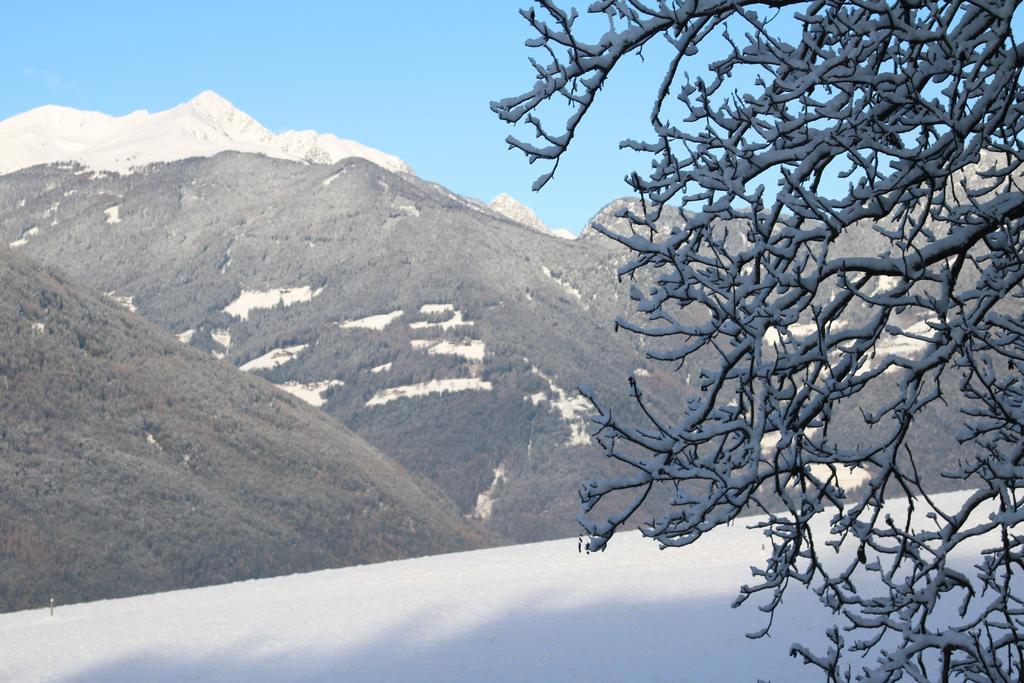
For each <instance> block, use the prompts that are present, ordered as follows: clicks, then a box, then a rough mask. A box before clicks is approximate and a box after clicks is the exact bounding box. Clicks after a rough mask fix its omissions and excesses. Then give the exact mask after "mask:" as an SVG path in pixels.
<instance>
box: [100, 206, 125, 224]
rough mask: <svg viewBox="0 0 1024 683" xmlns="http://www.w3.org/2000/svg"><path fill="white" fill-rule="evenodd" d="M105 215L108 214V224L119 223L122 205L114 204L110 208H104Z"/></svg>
mask: <svg viewBox="0 0 1024 683" xmlns="http://www.w3.org/2000/svg"><path fill="white" fill-rule="evenodd" d="M103 215H104V216H106V221H107V224H108V225H117V224H118V223H120V222H121V207H120V206H119V205H118V206H112V207H110V208H109V209H104V210H103Z"/></svg>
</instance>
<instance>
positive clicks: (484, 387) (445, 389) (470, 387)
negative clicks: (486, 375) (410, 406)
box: [366, 377, 494, 406]
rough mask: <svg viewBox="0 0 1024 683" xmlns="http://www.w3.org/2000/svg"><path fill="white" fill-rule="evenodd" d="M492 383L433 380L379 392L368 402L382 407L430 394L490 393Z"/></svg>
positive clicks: (477, 379) (473, 380)
mask: <svg viewBox="0 0 1024 683" xmlns="http://www.w3.org/2000/svg"><path fill="white" fill-rule="evenodd" d="M493 388H494V387H493V385H492V384H491V383H490V382H487V381H485V380H482V379H480V378H479V377H456V378H454V379H432V380H430V381H429V382H421V383H420V384H406V385H404V386H400V387H391V388H389V389H384V390H382V391H378V392H377V393H376V394H374V395H373V397H372V398H370V400H369V401H367V402H366V405H368V406H382V405H384V404H385V403H390V402H391V401H394V400H397V399H400V398H403V397H409V398H415V397H417V396H428V395H430V394H447V393H454V392H456V391H490V390H491V389H493Z"/></svg>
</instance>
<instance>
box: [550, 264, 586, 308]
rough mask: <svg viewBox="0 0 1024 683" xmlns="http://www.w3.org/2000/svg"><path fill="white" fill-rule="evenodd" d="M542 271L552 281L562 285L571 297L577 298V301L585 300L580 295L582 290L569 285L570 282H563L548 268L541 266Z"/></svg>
mask: <svg viewBox="0 0 1024 683" xmlns="http://www.w3.org/2000/svg"><path fill="white" fill-rule="evenodd" d="M541 269H542V270H543V271H544V274H545V275H547V276H548V277H549V278H551V279H552V280H554V281H555V282H557V283H558V284H559V285H561V286H562V289H564V290H565V291H566V292H568V293H569V294H570V295H571V296H573V297H575V298H576V300H577V301H582V300H583V295H582V294H580V290H578V289H576V288H575V287H573V286H572V285H571V284H569V283H568V282H566V281H565V280H563V279H562V278H561V277H559V276H558V275H555V274H554V273H553V272H552V271H551V269H550V268H548V267H547V266H541Z"/></svg>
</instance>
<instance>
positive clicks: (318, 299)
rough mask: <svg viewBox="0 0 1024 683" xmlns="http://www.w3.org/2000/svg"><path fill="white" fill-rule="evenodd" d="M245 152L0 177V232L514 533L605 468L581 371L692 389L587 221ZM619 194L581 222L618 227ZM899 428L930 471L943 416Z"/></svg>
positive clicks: (541, 523) (558, 513) (565, 517)
mask: <svg viewBox="0 0 1024 683" xmlns="http://www.w3.org/2000/svg"><path fill="white" fill-rule="evenodd" d="M205 99H207V100H212V99H213V98H212V97H207V98H205ZM176 109H177V108H176ZM220 109H221V110H223V111H227V112H229V113H230V111H232V110H233V108H230V106H229V105H227V106H222V107H221V108H220ZM37 111H38V110H37ZM171 111H175V110H171ZM233 111H237V110H233ZM30 113H31V112H30ZM153 116H159V115H153ZM15 118H17V117H15ZM213 118H216V117H213ZM221 118H223V119H225V120H230V121H232V122H233V123H232V124H231V125H230V126H229V125H228V124H224V126H225V127H228V128H231V129H232V130H235V131H236V132H235V133H234V135H235V137H237V138H239V139H241V138H245V139H250V138H251V139H263V138H261V137H260V136H261V135H262V133H259V132H258V130H257V129H256V128H254V127H253V125H250V124H249V123H246V122H245V121H243V120H242V119H241V118H240V116H238V115H235V114H231V115H227V114H225V116H223V117H221ZM8 121H10V120H8ZM249 121H251V119H249ZM4 123H7V122H4ZM4 123H0V131H2V130H3V129H4V128H3V126H4ZM255 125H256V126H258V124H255ZM245 131H248V132H245ZM253 131H256V132H253ZM246 136H249V137H246ZM147 139H148V138H145V139H142V140H136V141H134V142H133V141H132V139H131V138H130V137H126V138H124V142H123V148H124V149H126V150H132V149H135V148H138V149H142V148H144V147H145V144H144V143H145V141H146V140H147ZM129 143H130V144H129ZM225 144H226V143H225ZM232 144H234V143H232ZM0 149H2V147H0ZM251 151H252V150H250V149H243V150H235V151H227V152H222V153H220V154H216V155H214V156H208V155H205V154H204V155H200V158H188V159H180V160H174V161H172V160H168V161H166V162H165V163H158V164H153V165H149V166H138V167H133V172H132V173H130V174H121V173H114V172H105V171H103V170H101V169H100V168H99V166H97V165H95V162H92V163H93V164H94V165H92V166H83V165H81V162H78V163H74V162H68V161H63V162H62V163H59V164H49V165H42V166H38V165H37V166H34V167H31V168H25V169H22V170H19V171H17V172H12V173H7V174H6V175H2V176H0V244H7V245H9V247H10V248H11V249H15V250H17V251H18V252H19V253H21V254H25V255H27V256H29V257H31V258H33V259H36V260H38V261H40V262H41V263H43V264H46V265H48V266H57V267H59V268H61V269H63V270H64V271H65V272H67V273H68V274H69V275H70V277H72V278H73V279H74V280H75V281H78V282H81V283H83V284H85V285H86V286H87V287H89V288H91V289H93V290H95V291H98V292H104V293H106V294H107V296H108V298H109V299H111V300H112V301H115V302H118V303H120V304H121V305H123V306H124V307H126V308H130V309H132V310H137V311H138V313H140V314H141V315H143V316H145V317H147V318H149V319H150V320H152V321H153V322H155V323H157V324H158V325H160V326H162V327H163V328H165V329H166V330H168V331H169V332H171V333H173V334H174V335H176V336H177V338H178V339H179V341H180V343H182V344H185V345H189V346H192V347H194V348H195V349H199V350H202V351H204V352H206V353H207V354H209V355H210V356H213V357H216V358H221V359H224V361H225V363H223V364H222V365H223V366H227V364H228V363H230V364H233V365H234V366H237V367H238V368H239V369H241V370H243V371H245V372H250V373H253V374H257V375H260V376H262V377H264V378H266V379H267V380H269V381H270V382H272V383H274V384H276V385H277V386H278V387H279V388H280V389H281V390H282V391H285V392H288V393H291V394H293V395H294V396H296V397H299V398H301V399H302V400H304V401H305V402H307V403H309V404H310V405H312V406H315V407H319V408H321V409H322V410H323V411H325V412H326V413H328V414H329V415H331V416H333V417H334V418H336V419H337V420H339V421H340V422H341V423H343V424H344V425H346V426H347V427H348V428H350V429H352V430H353V431H355V432H356V433H357V434H359V435H360V436H362V437H363V438H365V439H366V440H367V441H368V442H370V443H371V444H372V445H373V446H374V447H375V448H377V449H378V450H380V451H381V452H383V453H384V454H385V455H386V456H388V457H390V458H392V459H394V460H395V461H397V462H399V463H401V464H402V465H403V466H404V467H405V468H407V469H408V470H409V471H411V472H413V473H414V474H417V475H422V476H424V477H427V478H428V479H429V480H431V481H432V482H433V484H434V485H436V486H437V487H438V488H439V489H440V490H442V491H443V492H444V494H445V495H447V496H448V497H449V498H450V499H451V500H452V501H454V503H455V504H456V506H457V507H458V510H459V513H460V514H461V515H462V516H464V517H468V518H476V519H478V520H481V521H482V522H483V523H484V525H485V527H486V528H487V529H488V530H489V531H490V532H491V533H494V534H496V535H500V536H502V537H505V538H509V539H512V540H515V541H533V540H540V539H545V538H552V537H557V536H562V535H566V534H572V533H574V532H575V531H576V528H577V527H576V523H575V515H576V511H577V501H578V498H577V494H576V490H577V487H578V486H579V484H580V483H581V482H582V481H583V480H585V479H586V478H588V477H590V476H593V475H595V474H599V473H602V472H610V471H612V467H611V464H610V463H608V462H607V460H606V459H605V458H604V457H603V455H602V454H601V453H600V452H599V451H597V449H596V448H594V447H593V446H592V445H591V443H590V440H589V434H590V431H591V430H592V429H594V427H595V426H594V425H593V424H592V423H590V422H588V420H587V418H588V416H589V414H590V408H589V406H588V404H587V402H586V401H584V400H583V399H582V398H581V397H580V396H579V395H578V394H577V393H576V391H575V388H576V386H577V385H578V384H580V383H584V382H585V383H587V384H589V385H591V386H593V387H594V388H595V389H597V390H598V391H599V392H600V393H601V395H603V396H604V397H606V400H607V401H608V402H609V405H610V406H611V407H612V408H613V409H614V410H616V411H618V412H620V413H625V414H627V415H628V414H631V413H632V414H635V413H636V412H637V407H636V405H635V404H634V402H633V401H632V400H630V399H629V398H628V386H627V381H628V380H629V378H633V379H634V380H635V381H636V382H637V384H638V386H639V387H640V388H641V389H642V390H643V391H644V392H645V395H646V396H647V397H648V399H649V400H650V401H651V403H650V406H649V408H650V409H653V410H658V411H663V412H666V413H677V412H678V406H679V405H684V404H683V403H682V402H683V401H685V400H686V398H687V396H689V395H691V393H692V392H695V391H697V388H696V387H697V381H696V380H697V372H698V368H699V364H698V363H688V364H687V365H686V366H685V367H676V366H675V365H674V364H671V363H661V362H657V361H654V360H651V359H650V357H649V355H648V353H649V352H650V351H653V350H655V349H656V348H657V346H656V344H657V340H652V339H647V338H638V337H635V336H632V335H629V334H628V333H625V332H623V333H616V326H615V323H614V321H615V319H616V317H617V316H620V315H627V316H629V315H631V309H632V307H631V304H630V301H629V287H630V286H643V284H644V283H643V282H625V283H619V282H617V280H616V277H615V272H616V269H617V267H618V266H619V265H620V264H621V263H622V262H623V261H624V260H625V259H626V258H627V257H628V254H627V253H625V252H624V251H623V250H622V249H620V248H619V247H618V245H616V244H615V243H613V242H611V241H610V240H607V239H604V238H602V237H600V236H599V235H597V233H596V232H594V231H593V230H591V229H586V230H584V232H583V233H582V235H581V238H580V239H576V240H567V239H559V238H557V237H556V236H555V235H553V234H552V231H550V230H548V229H547V228H546V226H544V225H543V223H542V222H540V221H539V219H537V217H536V216H535V215H534V214H533V213H532V212H531V211H529V209H528V208H527V207H524V206H522V205H521V204H519V203H518V202H516V201H515V200H512V199H511V198H509V197H507V196H506V197H498V198H496V200H495V201H494V202H492V204H491V205H486V204H484V203H482V202H480V201H477V200H474V199H470V198H466V197H462V196H459V195H458V194H456V193H454V192H452V191H450V190H448V189H447V188H444V187H442V186H440V185H437V184H436V183H431V182H429V181H426V180H423V179H421V178H419V177H417V176H415V175H413V174H411V173H409V172H408V171H407V170H404V169H398V170H397V171H395V170H389V168H388V165H387V164H384V165H381V164H380V163H377V162H376V161H375V160H373V159H372V158H370V159H367V158H366V155H355V156H348V157H346V158H344V159H341V160H340V161H337V162H335V163H331V164H319V163H310V162H309V160H305V161H303V160H300V159H299V158H298V155H291V156H290V157H289V156H285V155H284V153H280V154H269V153H261V154H252V153H248V152H251ZM132 153H133V152H130V151H129V152H128V154H129V155H130V154H132ZM360 156H362V157H363V158H360ZM137 158H142V157H141V154H140V156H138V157H137ZM86 161H88V160H86ZM391 168H394V164H392V165H391ZM631 201H632V200H628V199H622V200H616V201H615V202H612V203H611V204H609V205H608V206H607V207H605V208H604V209H602V210H601V211H600V212H598V214H597V215H596V216H595V220H596V221H598V222H601V223H605V224H611V225H612V226H613V227H616V228H618V229H620V230H624V231H628V230H629V226H628V223H626V222H625V221H624V219H622V218H621V217H620V216H618V215H617V214H618V213H620V212H621V211H622V210H623V209H625V208H628V207H635V206H636V205H635V204H632V203H631ZM737 235H739V232H738V231H737ZM737 238H738V237H737ZM801 333H803V332H801ZM708 353H713V351H710V350H709V351H708ZM691 387H692V389H691ZM883 399H884V397H883V396H875V395H868V394H865V395H864V397H863V400H865V401H868V402H870V401H873V400H879V401H880V400H883ZM855 429H856V428H855V426H852V425H850V426H844V425H836V427H835V430H834V433H835V434H836V435H837V438H859V436H860V435H859V433H858V432H856V431H855ZM915 429H920V430H922V433H923V436H922V437H921V439H920V443H921V445H922V449H921V450H922V451H924V452H926V453H929V454H930V457H931V458H932V459H931V460H930V461H929V462H928V463H924V464H923V465H922V471H923V472H924V473H925V475H926V476H936V477H937V472H938V470H939V469H940V464H939V463H941V462H942V461H943V459H944V458H947V457H948V456H949V455H950V454H951V453H952V451H953V449H952V447H951V444H953V443H955V442H954V441H953V440H952V436H951V434H949V425H948V424H946V423H945V422H944V421H943V420H942V418H941V415H932V416H930V417H929V416H927V415H926V416H922V417H920V418H919V419H918V420H917V421H916V423H915ZM844 430H845V431H844ZM939 486H940V487H941V482H940V484H939Z"/></svg>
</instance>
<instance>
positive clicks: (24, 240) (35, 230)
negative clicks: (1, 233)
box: [8, 225, 39, 249]
mask: <svg viewBox="0 0 1024 683" xmlns="http://www.w3.org/2000/svg"><path fill="white" fill-rule="evenodd" d="M38 234H39V227H38V226H35V225H33V226H32V227H31V228H29V229H28V230H26V231H25V232H23V233H21V237H19V238H18V239H16V240H14V241H13V242H11V243H10V245H8V246H10V248H11V249H17V248H18V247H23V246H25V245H26V244H28V238H29V237H32V236H33V235H38Z"/></svg>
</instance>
